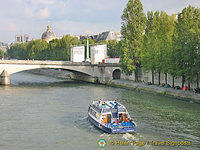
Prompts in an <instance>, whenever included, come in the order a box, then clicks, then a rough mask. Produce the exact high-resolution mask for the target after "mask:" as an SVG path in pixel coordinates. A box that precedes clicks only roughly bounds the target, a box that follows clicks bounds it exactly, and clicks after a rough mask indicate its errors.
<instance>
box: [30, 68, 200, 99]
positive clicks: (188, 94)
mask: <svg viewBox="0 0 200 150" xmlns="http://www.w3.org/2000/svg"><path fill="white" fill-rule="evenodd" d="M28 72H29V73H33V74H40V75H45V76H51V77H55V78H62V79H70V74H71V73H70V72H68V71H66V70H59V69H58V70H55V69H36V70H30V71H28ZM106 85H108V86H113V87H119V88H126V89H130V90H135V91H139V92H147V93H153V94H154V93H156V94H158V95H163V96H168V97H173V98H176V99H182V100H186V101H189V102H191V101H192V102H196V103H200V94H196V93H194V92H192V91H183V90H176V89H173V88H164V87H161V86H158V85H147V84H146V83H142V82H140V83H136V82H134V81H132V80H112V81H110V82H108V83H106Z"/></svg>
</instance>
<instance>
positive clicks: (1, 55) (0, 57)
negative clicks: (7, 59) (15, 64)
mask: <svg viewBox="0 0 200 150" xmlns="http://www.w3.org/2000/svg"><path fill="white" fill-rule="evenodd" d="M4 55H5V52H4V51H3V50H2V49H0V59H2V58H3V57H4Z"/></svg>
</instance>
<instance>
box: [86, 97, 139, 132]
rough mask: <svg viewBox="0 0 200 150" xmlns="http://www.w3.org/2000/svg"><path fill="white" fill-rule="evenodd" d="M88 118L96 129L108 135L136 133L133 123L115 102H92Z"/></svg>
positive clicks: (125, 111) (120, 105) (124, 109)
mask: <svg viewBox="0 0 200 150" xmlns="http://www.w3.org/2000/svg"><path fill="white" fill-rule="evenodd" d="M88 117H89V120H90V121H91V122H92V123H93V124H94V125H95V126H96V127H98V128H99V129H101V130H103V131H105V132H108V133H132V132H136V124H135V122H133V121H132V119H131V117H130V115H129V113H128V111H127V110H126V108H125V107H124V106H123V105H122V104H120V103H118V102H117V101H101V100H99V101H93V103H92V104H91V105H90V106H89V109H88Z"/></svg>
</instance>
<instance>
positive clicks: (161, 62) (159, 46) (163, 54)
mask: <svg viewBox="0 0 200 150" xmlns="http://www.w3.org/2000/svg"><path fill="white" fill-rule="evenodd" d="M174 22H175V16H168V15H167V14H166V13H165V12H162V11H161V13H160V12H158V11H157V12H155V13H153V12H148V13H147V23H146V29H145V35H144V44H143V50H142V54H141V56H142V66H143V68H144V70H145V71H147V70H152V71H156V72H162V73H167V72H168V71H169V68H170V66H169V64H170V57H169V55H170V54H171V51H172V35H173V33H174Z"/></svg>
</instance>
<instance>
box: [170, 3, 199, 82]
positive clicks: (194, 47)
mask: <svg viewBox="0 0 200 150" xmlns="http://www.w3.org/2000/svg"><path fill="white" fill-rule="evenodd" d="M171 59H172V61H173V62H174V65H172V68H173V69H175V70H176V72H173V73H174V74H175V75H176V76H184V77H185V78H186V81H188V82H193V81H194V79H195V78H196V75H197V74H199V72H200V62H199V61H200V9H196V8H194V7H192V6H189V7H187V8H184V9H183V11H182V12H181V13H180V14H179V15H178V22H177V23H176V25H175V32H174V38H173V56H172V58H171Z"/></svg>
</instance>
